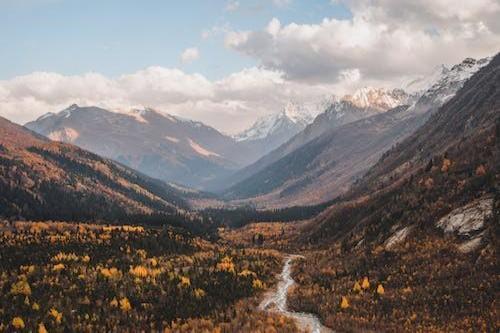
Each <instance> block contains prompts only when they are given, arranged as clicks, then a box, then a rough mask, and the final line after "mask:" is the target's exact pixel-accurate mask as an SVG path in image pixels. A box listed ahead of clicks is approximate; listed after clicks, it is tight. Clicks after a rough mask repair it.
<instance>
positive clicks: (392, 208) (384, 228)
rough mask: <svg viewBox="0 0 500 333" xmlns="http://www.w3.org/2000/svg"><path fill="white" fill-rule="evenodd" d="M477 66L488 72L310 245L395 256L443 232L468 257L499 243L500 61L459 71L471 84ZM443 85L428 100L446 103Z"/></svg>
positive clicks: (386, 161) (313, 231)
mask: <svg viewBox="0 0 500 333" xmlns="http://www.w3.org/2000/svg"><path fill="white" fill-rule="evenodd" d="M474 66H477V67H480V69H479V70H478V72H477V73H475V74H474V75H472V77H471V78H470V79H468V80H466V82H464V83H463V84H462V87H461V88H460V89H458V91H457V92H456V94H455V95H454V96H453V97H447V98H446V100H447V102H446V103H444V104H443V105H442V106H441V107H440V108H438V110H436V111H435V112H433V113H432V114H431V115H430V116H429V117H427V120H426V121H425V122H424V123H423V124H422V126H420V127H419V128H418V129H416V130H415V131H413V133H412V134H410V135H409V136H408V137H406V138H405V139H404V140H402V141H401V142H400V143H399V144H398V145H396V146H395V147H393V148H392V149H390V150H388V151H387V152H386V153H385V154H384V155H383V156H382V157H381V158H380V159H379V160H378V161H377V162H376V163H375V164H374V166H373V167H371V168H370V170H369V171H368V172H367V173H366V174H365V175H364V176H363V177H362V178H361V179H360V180H359V181H358V182H357V183H356V184H355V185H354V186H353V187H352V188H351V189H350V190H349V191H347V192H346V193H345V195H344V197H343V202H342V203H341V204H334V205H332V206H331V207H330V208H328V209H326V210H325V211H324V212H323V213H322V214H320V215H319V216H318V217H317V218H316V219H315V220H314V221H312V222H311V224H310V225H309V227H310V229H308V231H307V232H305V233H304V234H302V236H301V237H302V238H303V239H304V240H305V241H307V242H310V241H312V240H313V239H314V240H321V241H324V240H326V239H328V242H331V241H332V240H334V239H337V240H341V241H342V243H343V244H344V248H345V250H347V251H350V250H352V249H354V248H356V247H357V246H361V244H363V245H362V246H373V247H376V246H383V247H385V248H386V249H390V248H392V247H396V246H398V245H399V244H401V243H404V242H405V240H406V239H407V238H411V237H412V236H414V235H416V234H418V235H419V236H418V237H419V239H424V238H425V236H424V235H429V234H435V233H436V230H440V232H441V233H444V234H448V235H450V236H451V237H452V238H453V239H454V240H455V242H456V243H458V245H457V248H458V250H459V251H460V252H462V253H467V252H470V251H472V250H474V249H476V248H478V247H480V246H481V244H488V242H489V241H491V240H492V239H494V237H495V236H494V233H495V221H497V222H498V218H499V214H500V206H499V200H498V193H500V192H499V189H500V182H499V174H498V172H499V170H500V55H497V56H496V57H494V58H493V59H491V58H490V59H486V60H481V61H473V60H471V59H466V60H465V61H464V62H463V63H462V64H460V65H459V66H455V67H454V68H452V70H451V71H452V72H453V71H455V74H463V75H458V76H459V77H460V78H461V79H464V80H465V79H466V77H467V76H468V75H465V74H464V73H465V72H467V71H468V70H470V69H471V68H473V67H474ZM455 74H453V75H455ZM443 82H444V81H443V80H440V81H439V82H438V83H439V84H438V85H436V84H435V85H433V88H432V89H430V90H428V93H426V94H427V95H432V96H435V97H437V96H444V95H442V94H439V93H437V92H438V90H439V89H438V87H444V86H442V85H441V83H443ZM447 82H451V81H447ZM453 82H456V81H453ZM446 86H447V85H446ZM447 96H449V95H447ZM426 100H427V101H428V100H429V99H426ZM441 100H442V99H441ZM415 106H416V107H417V108H418V103H417V105H415ZM347 216H348V217H349V218H346V217H347Z"/></svg>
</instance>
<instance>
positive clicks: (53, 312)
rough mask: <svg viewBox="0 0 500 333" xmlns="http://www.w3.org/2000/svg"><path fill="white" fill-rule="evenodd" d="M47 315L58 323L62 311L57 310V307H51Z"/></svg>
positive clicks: (60, 320)
mask: <svg viewBox="0 0 500 333" xmlns="http://www.w3.org/2000/svg"><path fill="white" fill-rule="evenodd" d="M49 315H50V316H51V317H52V318H53V319H54V321H55V322H56V324H60V323H61V322H62V316H63V315H62V313H61V312H59V311H57V309H55V308H52V309H50V311H49Z"/></svg>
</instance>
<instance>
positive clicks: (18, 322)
mask: <svg viewBox="0 0 500 333" xmlns="http://www.w3.org/2000/svg"><path fill="white" fill-rule="evenodd" d="M12 326H14V328H17V329H18V330H21V329H23V328H24V320H23V318H21V317H14V319H12Z"/></svg>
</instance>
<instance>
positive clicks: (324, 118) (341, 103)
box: [225, 88, 411, 196]
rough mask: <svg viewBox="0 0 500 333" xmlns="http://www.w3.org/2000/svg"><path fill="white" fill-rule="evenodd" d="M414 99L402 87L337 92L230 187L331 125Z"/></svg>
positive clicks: (235, 176)
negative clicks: (284, 140) (292, 133)
mask: <svg viewBox="0 0 500 333" xmlns="http://www.w3.org/2000/svg"><path fill="white" fill-rule="evenodd" d="M410 100H411V96H409V95H408V94H406V93H405V92H404V91H402V90H400V89H395V90H384V89H377V88H363V89H360V90H358V91H356V92H355V93H354V94H353V95H346V96H344V97H342V98H338V97H335V96H333V97H332V98H330V99H329V100H328V103H322V104H323V105H324V106H323V111H322V112H321V113H320V114H319V115H318V116H317V117H316V118H315V119H314V121H313V122H312V123H310V124H309V125H307V126H306V127H305V128H304V129H303V130H302V131H300V132H299V133H297V134H296V135H295V136H293V137H292V138H291V139H290V140H288V141H287V142H285V143H284V144H282V145H281V146H279V147H278V148H276V149H275V150H273V151H271V152H269V153H268V154H267V155H265V156H263V157H262V158H260V159H259V160H258V161H256V162H255V163H252V164H251V165H249V166H247V167H245V168H243V169H242V170H239V171H238V172H236V173H235V174H233V175H232V176H231V177H229V179H228V180H227V181H226V182H225V185H226V188H229V187H231V186H233V185H235V184H237V183H238V182H241V181H243V180H245V179H247V178H249V177H250V176H252V175H253V174H256V173H258V172H259V171H261V170H263V169H265V168H266V167H267V166H269V165H271V164H272V163H274V162H276V161H278V160H279V159H281V158H283V157H284V156H286V155H287V154H289V153H291V152H293V151H294V150H295V149H298V148H300V147H302V146H304V145H305V144H306V143H308V142H310V141H311V140H313V139H315V138H317V137H319V136H320V135H321V134H323V133H324V132H326V131H328V130H330V129H334V128H337V127H339V126H342V125H345V124H348V123H352V122H354V121H356V120H359V119H363V118H367V117H369V116H372V115H376V114H379V113H383V112H385V111H387V110H388V109H389V108H392V107H395V106H397V105H401V104H405V103H408V102H409V101H410ZM231 192H233V190H231V189H230V190H229V191H228V193H231ZM230 196H231V195H230Z"/></svg>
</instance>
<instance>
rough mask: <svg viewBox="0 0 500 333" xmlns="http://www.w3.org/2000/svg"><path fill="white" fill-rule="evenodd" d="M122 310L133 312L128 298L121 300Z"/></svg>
mask: <svg viewBox="0 0 500 333" xmlns="http://www.w3.org/2000/svg"><path fill="white" fill-rule="evenodd" d="M120 309H121V310H122V311H123V312H128V311H130V310H132V305H130V302H129V300H128V298H126V297H124V298H122V299H121V300H120Z"/></svg>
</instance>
